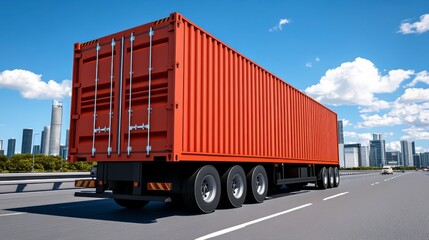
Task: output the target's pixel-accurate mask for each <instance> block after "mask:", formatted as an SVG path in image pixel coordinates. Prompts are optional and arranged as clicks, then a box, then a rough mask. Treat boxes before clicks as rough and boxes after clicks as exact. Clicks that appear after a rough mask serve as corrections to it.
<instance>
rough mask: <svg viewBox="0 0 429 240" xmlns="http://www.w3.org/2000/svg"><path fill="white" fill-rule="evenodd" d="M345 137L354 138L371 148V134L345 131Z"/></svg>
mask: <svg viewBox="0 0 429 240" xmlns="http://www.w3.org/2000/svg"><path fill="white" fill-rule="evenodd" d="M343 135H344V137H348V138H353V139H356V140H357V141H359V142H360V143H361V144H362V145H364V146H369V141H370V140H372V134H371V133H357V132H348V131H344V133H343Z"/></svg>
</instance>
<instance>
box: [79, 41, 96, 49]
mask: <svg viewBox="0 0 429 240" xmlns="http://www.w3.org/2000/svg"><path fill="white" fill-rule="evenodd" d="M96 42H97V40H92V41H88V42H85V43H81V44H80V46H81V47H85V46H89V45H92V44H94V43H96Z"/></svg>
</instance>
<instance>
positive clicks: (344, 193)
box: [323, 192, 349, 201]
mask: <svg viewBox="0 0 429 240" xmlns="http://www.w3.org/2000/svg"><path fill="white" fill-rule="evenodd" d="M347 193H349V192H343V193H339V194H337V195H334V196H330V197H327V198H324V199H323V201H326V200H329V199H332V198H336V197H339V196H343V195H346V194H347Z"/></svg>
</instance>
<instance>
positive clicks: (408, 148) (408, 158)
mask: <svg viewBox="0 0 429 240" xmlns="http://www.w3.org/2000/svg"><path fill="white" fill-rule="evenodd" d="M401 155H402V165H404V166H414V157H413V142H409V141H401Z"/></svg>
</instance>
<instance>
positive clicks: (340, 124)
mask: <svg viewBox="0 0 429 240" xmlns="http://www.w3.org/2000/svg"><path fill="white" fill-rule="evenodd" d="M338 143H342V144H344V133H343V121H342V120H339V121H338Z"/></svg>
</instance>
